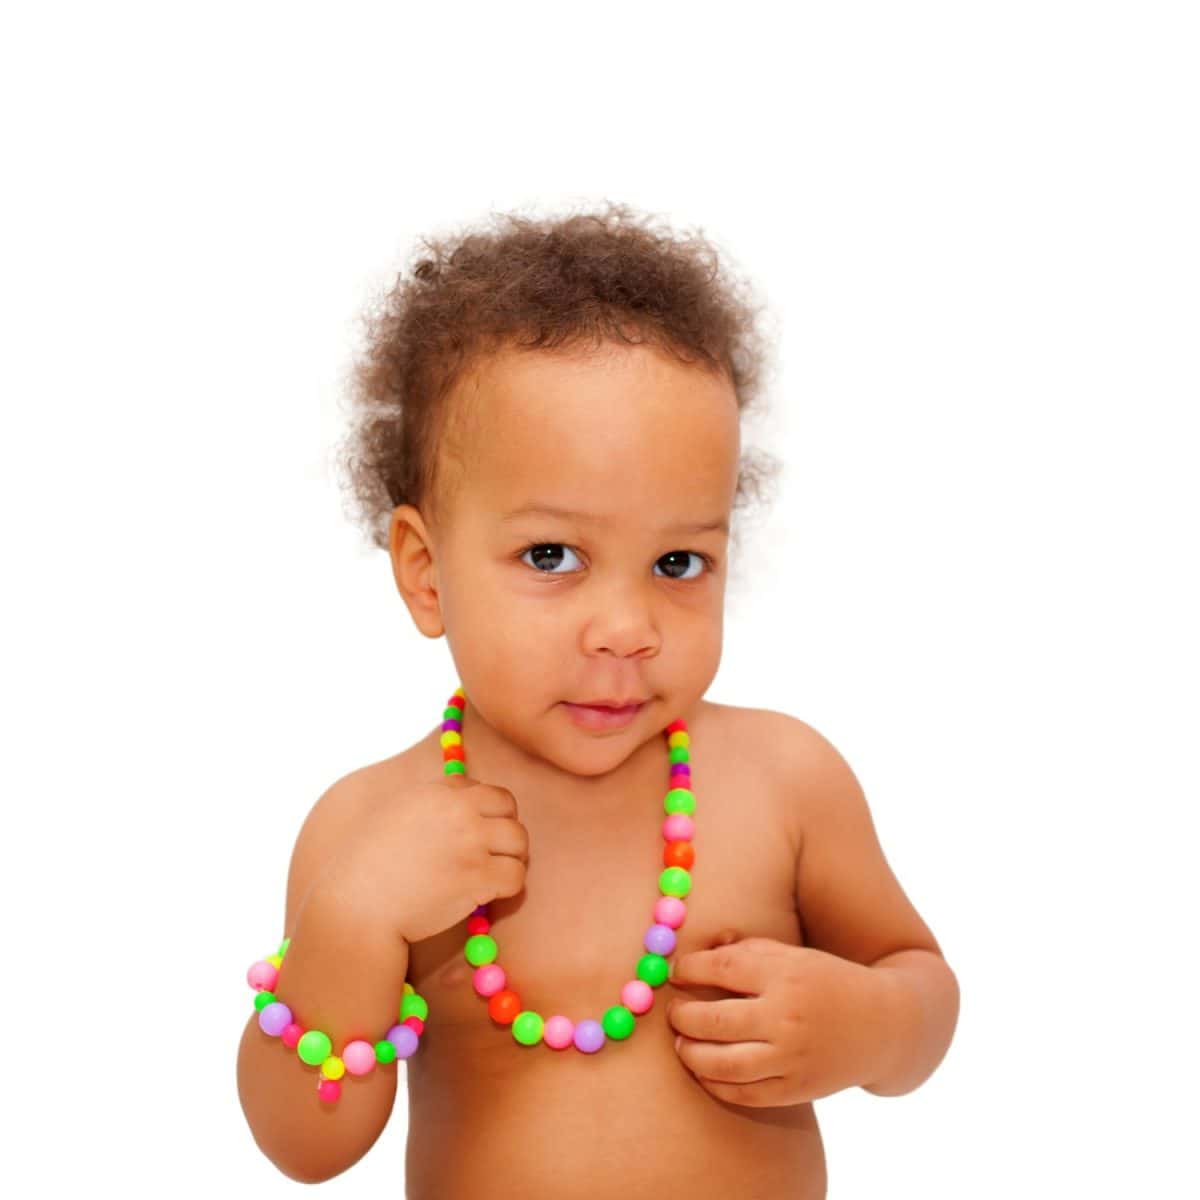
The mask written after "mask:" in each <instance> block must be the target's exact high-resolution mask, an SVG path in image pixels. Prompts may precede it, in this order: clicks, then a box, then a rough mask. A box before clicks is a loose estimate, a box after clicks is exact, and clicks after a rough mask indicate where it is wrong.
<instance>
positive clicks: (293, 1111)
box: [237, 776, 408, 1183]
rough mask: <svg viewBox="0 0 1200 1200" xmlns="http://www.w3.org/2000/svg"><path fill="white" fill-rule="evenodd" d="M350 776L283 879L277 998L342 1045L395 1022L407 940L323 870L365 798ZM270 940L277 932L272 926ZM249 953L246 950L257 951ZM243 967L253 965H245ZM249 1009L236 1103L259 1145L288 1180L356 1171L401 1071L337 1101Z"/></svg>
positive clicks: (362, 1084)
mask: <svg viewBox="0 0 1200 1200" xmlns="http://www.w3.org/2000/svg"><path fill="white" fill-rule="evenodd" d="M360 800H361V796H360V794H359V787H358V784H357V782H356V780H355V777H354V776H348V777H347V778H346V779H344V780H340V781H339V782H338V783H337V784H334V786H333V787H332V788H330V790H329V791H328V792H326V793H325V794H324V795H323V796H322V797H321V799H320V800H319V801H318V802H317V804H316V805H315V806H314V807H313V810H312V812H311V813H310V814H309V817H308V819H307V821H306V822H305V824H304V827H303V828H302V829H301V831H300V836H299V837H298V839H297V842H296V848H295V851H294V852H293V856H292V865H291V869H290V871H289V875H288V896H287V911H286V915H285V921H284V936H286V937H289V938H291V942H290V944H289V946H288V951H287V955H286V956H285V958H284V960H283V964H282V966H281V968H280V972H279V979H278V982H277V984H276V986H275V989H274V990H275V994H276V996H277V997H278V998H279V999H280V1000H281V1001H283V1002H284V1003H285V1004H287V1005H288V1006H289V1007H290V1008H292V1010H293V1011H294V1012H295V1014H296V1016H297V1019H298V1020H299V1021H300V1023H301V1024H302V1025H303V1026H304V1027H305V1028H306V1029H321V1030H323V1031H324V1032H325V1033H327V1034H328V1035H329V1037H330V1039H331V1040H332V1042H333V1045H334V1047H335V1050H340V1049H341V1048H342V1046H344V1045H345V1043H346V1041H347V1040H348V1039H349V1038H350V1037H351V1036H352V1035H357V1036H362V1037H364V1038H365V1040H368V1041H370V1042H372V1043H374V1042H376V1041H378V1040H379V1039H380V1038H381V1037H382V1036H383V1035H384V1033H385V1032H386V1031H387V1030H388V1029H389V1028H390V1027H391V1026H392V1025H394V1024H395V1023H396V1021H397V1019H398V1012H399V1004H400V998H401V996H402V994H403V990H404V977H405V975H406V974H407V971H408V944H407V943H406V942H405V941H404V939H403V938H401V937H399V936H398V935H394V934H390V933H385V932H383V931H381V930H379V928H378V925H377V923H371V922H367V921H362V920H359V919H357V916H356V914H355V913H354V911H353V909H352V907H351V906H350V904H349V901H348V900H347V897H346V893H345V891H344V890H343V889H340V888H339V886H338V882H337V877H336V873H335V872H331V871H329V870H327V869H326V868H327V867H328V866H329V860H328V854H329V847H330V845H331V844H332V843H335V842H336V840H337V833H338V831H339V829H340V828H341V827H344V823H345V822H347V821H350V820H352V819H353V816H354V814H355V812H356V811H357V809H356V805H357V804H358V803H359V802H360ZM265 936H266V938H267V942H266V945H267V946H270V945H271V944H272V942H273V941H274V939H275V933H274V932H273V931H267V932H266V934H265ZM252 953H253V952H252ZM247 965H249V964H247ZM244 991H245V996H246V1003H247V1007H249V1008H250V1009H251V1015H250V1018H249V1020H248V1021H247V1022H246V1027H245V1030H244V1031H243V1034H242V1039H241V1043H240V1046H239V1049H238V1061H237V1082H238V1096H239V1098H240V1100H241V1104H242V1111H243V1112H244V1113H245V1116H246V1121H247V1123H248V1124H249V1126H250V1131H251V1133H252V1134H253V1136H254V1140H255V1142H256V1143H257V1144H258V1147H259V1149H260V1150H262V1152H263V1153H264V1154H265V1155H266V1156H267V1158H269V1159H270V1160H271V1162H273V1163H274V1164H275V1166H277V1167H278V1168H279V1170H280V1171H282V1172H283V1174H285V1175H286V1176H288V1177H289V1178H290V1179H295V1180H297V1181H299V1182H303V1183H320V1182H323V1181H324V1180H327V1179H330V1178H332V1177H333V1176H335V1175H338V1174H340V1173H341V1172H343V1171H345V1170H346V1169H347V1168H349V1167H351V1166H353V1165H354V1163H356V1162H357V1161H358V1160H359V1159H360V1158H362V1157H363V1155H365V1154H366V1153H367V1151H368V1150H369V1149H370V1148H371V1147H372V1146H373V1145H374V1144H375V1141H376V1140H377V1139H378V1137H379V1135H380V1133H382V1131H383V1128H384V1126H385V1125H386V1124H387V1122H388V1118H389V1117H390V1115H391V1112H392V1106H393V1104H394V1102H395V1098H396V1086H397V1078H398V1072H400V1071H403V1070H404V1069H405V1068H404V1066H403V1065H402V1064H401V1062H400V1061H399V1060H397V1061H396V1062H395V1063H394V1064H377V1065H376V1066H375V1067H374V1069H372V1070H371V1071H370V1072H369V1073H368V1074H367V1075H364V1076H360V1077H351V1076H349V1075H346V1076H344V1077H343V1079H342V1095H341V1097H340V1099H338V1100H337V1101H336V1102H334V1103H332V1104H327V1103H326V1102H324V1101H322V1100H321V1099H319V1098H318V1096H317V1090H316V1089H317V1078H318V1072H317V1071H316V1069H315V1068H313V1067H310V1066H307V1065H306V1064H304V1063H303V1062H301V1061H300V1059H299V1057H298V1055H297V1054H296V1052H295V1050H289V1049H288V1048H287V1047H286V1046H285V1045H284V1044H283V1043H282V1042H281V1041H280V1039H279V1038H277V1037H270V1036H269V1035H267V1034H265V1033H264V1032H263V1031H262V1030H261V1029H260V1028H259V1026H258V1014H257V1012H256V1011H254V1010H253V993H252V992H251V991H250V989H249V988H245V989H244Z"/></svg>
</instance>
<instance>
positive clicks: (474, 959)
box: [463, 933, 500, 967]
mask: <svg viewBox="0 0 1200 1200" xmlns="http://www.w3.org/2000/svg"><path fill="white" fill-rule="evenodd" d="M463 953H464V954H465V955H466V956H467V962H469V963H470V964H471V966H473V967H485V966H487V964H488V963H490V962H495V961H496V955H497V954H499V953H500V947H499V946H497V945H496V939H495V938H494V937H491V936H490V935H489V934H486V933H475V934H472V935H471V936H470V937H469V938H467V944H466V946H465V947H464V948H463Z"/></svg>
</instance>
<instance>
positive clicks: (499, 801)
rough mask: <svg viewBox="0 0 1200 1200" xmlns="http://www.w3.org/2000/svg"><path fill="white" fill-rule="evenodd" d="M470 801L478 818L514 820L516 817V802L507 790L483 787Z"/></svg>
mask: <svg viewBox="0 0 1200 1200" xmlns="http://www.w3.org/2000/svg"><path fill="white" fill-rule="evenodd" d="M470 799H471V803H472V804H474V805H475V811H476V812H477V813H479V814H480V816H484V817H513V818H515V817H516V815H517V801H516V799H515V797H514V796H513V794H512V792H510V791H509V790H508V789H507V788H500V787H490V786H484V787H481V788H480V789H479V791H478V792H474V793H473V794H472V795H471V798H470Z"/></svg>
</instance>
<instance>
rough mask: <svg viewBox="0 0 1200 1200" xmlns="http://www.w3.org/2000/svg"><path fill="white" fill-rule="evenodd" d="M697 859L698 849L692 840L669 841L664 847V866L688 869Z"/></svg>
mask: <svg viewBox="0 0 1200 1200" xmlns="http://www.w3.org/2000/svg"><path fill="white" fill-rule="evenodd" d="M695 861H696V849H695V847H694V846H693V845H692V843H691V842H668V843H667V844H666V845H665V846H664V847H663V866H664V867H683V869H684V870H685V871H686V870H687V869H688V868H689V867H690V866H691V865H692V863H694V862H695Z"/></svg>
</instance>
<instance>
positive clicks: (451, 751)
mask: <svg viewBox="0 0 1200 1200" xmlns="http://www.w3.org/2000/svg"><path fill="white" fill-rule="evenodd" d="M452 758H457V759H458V760H459V762H464V761H466V755H465V754H464V753H463V748H462V743H461V742H460V743H459V744H458V745H457V746H443V747H442V761H443V762H447V761H449V760H450V759H452Z"/></svg>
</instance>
